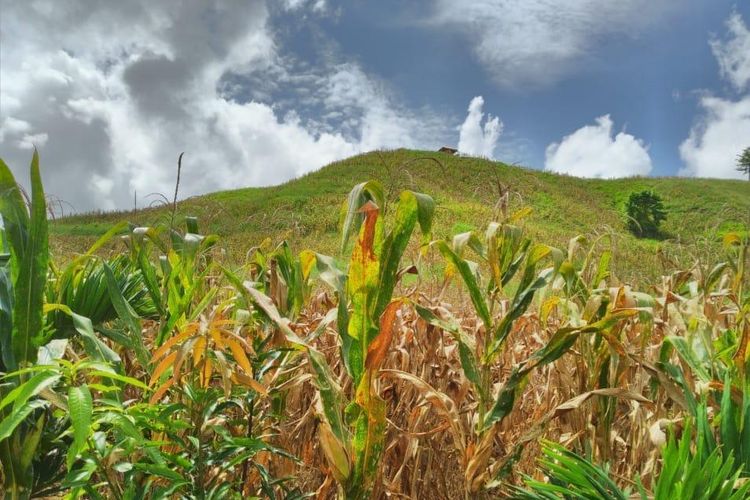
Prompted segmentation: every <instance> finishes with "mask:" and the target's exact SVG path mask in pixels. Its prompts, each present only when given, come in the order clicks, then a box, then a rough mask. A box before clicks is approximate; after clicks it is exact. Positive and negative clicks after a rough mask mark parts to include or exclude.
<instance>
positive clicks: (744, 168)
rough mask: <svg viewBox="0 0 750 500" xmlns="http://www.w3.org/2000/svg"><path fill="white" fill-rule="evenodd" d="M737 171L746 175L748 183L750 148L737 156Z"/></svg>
mask: <svg viewBox="0 0 750 500" xmlns="http://www.w3.org/2000/svg"><path fill="white" fill-rule="evenodd" d="M737 170H739V171H740V172H742V173H745V174H747V180H749V181H750V146H748V147H746V148H745V150H744V151H743V152H742V153H740V154H739V155H737Z"/></svg>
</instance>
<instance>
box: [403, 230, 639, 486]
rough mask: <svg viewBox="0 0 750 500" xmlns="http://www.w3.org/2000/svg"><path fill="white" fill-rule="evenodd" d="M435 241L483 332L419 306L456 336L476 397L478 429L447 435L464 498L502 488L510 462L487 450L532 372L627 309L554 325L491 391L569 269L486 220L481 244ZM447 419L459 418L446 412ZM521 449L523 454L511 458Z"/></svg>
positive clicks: (474, 238) (559, 256) (466, 239)
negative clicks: (539, 298)
mask: <svg viewBox="0 0 750 500" xmlns="http://www.w3.org/2000/svg"><path fill="white" fill-rule="evenodd" d="M516 218H517V217H516ZM433 244H434V245H435V246H436V247H437V248H438V250H439V251H440V253H441V254H442V255H443V256H444V258H445V260H446V263H447V264H446V275H447V277H446V279H450V278H452V277H453V276H455V275H458V276H459V277H460V278H461V280H462V281H463V283H464V285H465V286H466V289H467V291H468V295H469V298H470V300H471V303H472V305H473V306H474V310H475V312H476V315H477V317H478V318H479V319H480V321H481V325H482V327H483V331H482V332H481V335H478V336H477V337H478V339H479V340H480V341H481V342H480V341H477V339H476V338H472V337H471V336H469V335H468V334H467V333H466V332H465V331H464V330H463V329H462V327H461V326H460V323H459V322H458V320H457V319H456V318H455V317H453V315H452V314H451V313H450V312H449V311H447V310H445V309H444V308H441V307H432V308H431V307H425V306H422V305H417V306H416V310H417V312H418V314H419V315H420V316H421V317H422V319H424V320H425V321H426V322H427V323H429V324H431V325H433V326H435V327H438V328H439V329H442V330H443V331H445V332H447V333H449V334H450V335H451V336H452V337H453V338H454V341H455V342H456V344H457V346H458V349H459V354H460V361H461V366H462V368H463V373H464V376H465V377H466V379H467V380H468V381H469V382H470V383H471V386H472V388H473V390H474V394H475V396H476V400H477V416H476V424H475V425H474V426H473V427H472V429H470V430H469V432H468V437H467V436H466V433H465V431H464V430H463V429H462V428H460V426H453V431H452V433H453V439H454V442H455V445H456V447H457V449H458V450H459V451H460V452H461V453H462V454H463V457H462V464H463V467H464V470H465V485H464V487H465V489H466V493H467V495H469V494H476V493H477V492H479V491H480V490H482V489H485V488H494V487H497V486H499V485H500V482H499V478H501V477H502V476H503V475H504V474H506V473H507V467H508V466H509V463H510V462H508V460H504V461H495V462H494V463H493V462H492V460H491V458H492V447H493V443H494V442H495V439H496V436H497V433H498V431H499V428H500V424H501V423H502V422H503V420H504V419H505V418H506V417H507V416H508V415H509V414H510V413H511V412H512V411H513V408H514V405H515V402H516V400H517V399H518V398H519V396H520V394H521V392H522V390H523V388H524V386H525V382H526V380H527V379H528V377H529V375H530V374H531V373H532V372H533V371H534V370H536V369H538V368H540V367H542V366H544V365H546V364H549V363H551V362H553V361H555V360H556V359H558V358H559V357H560V356H562V355H563V354H565V353H566V352H567V350H568V349H569V348H570V347H571V346H572V345H573V343H574V342H575V341H576V339H577V338H578V337H579V336H580V335H581V334H583V333H592V332H599V331H602V330H606V329H609V328H612V327H613V326H614V325H615V324H616V323H617V322H618V321H619V319H620V318H622V317H624V316H627V315H630V314H631V312H630V311H625V310H620V311H610V312H609V313H608V314H607V315H606V316H605V317H602V318H595V319H594V321H591V322H585V321H583V322H576V323H574V324H572V325H565V326H564V327H561V328H558V329H557V331H555V332H554V333H553V334H552V336H551V337H550V339H549V340H548V342H547V344H546V345H545V346H543V347H542V348H541V349H539V350H537V351H536V352H534V353H533V354H532V355H531V356H529V357H528V358H527V359H526V360H524V361H521V362H520V363H518V364H516V365H514V366H512V367H510V374H509V376H508V377H507V379H506V380H505V381H504V383H503V384H502V385H501V386H500V388H499V389H498V390H494V388H493V386H494V380H493V372H494V371H495V370H496V368H497V365H498V363H499V362H500V360H501V359H502V355H503V353H504V350H505V349H506V342H507V340H508V338H509V336H510V334H511V332H512V331H513V329H514V325H515V324H516V322H517V321H519V319H521V318H522V316H523V315H524V314H525V313H526V311H527V310H528V308H529V306H530V305H531V304H532V301H533V298H534V295H535V294H536V293H537V292H539V291H542V290H544V289H545V288H546V287H548V285H549V284H550V283H552V282H553V281H554V279H555V277H557V276H558V275H559V272H560V270H561V269H564V268H566V267H568V268H569V267H571V264H570V263H569V262H568V261H567V260H566V259H565V258H564V255H563V253H562V252H561V251H560V250H558V249H556V248H553V247H549V246H547V245H539V244H537V245H532V243H531V241H530V240H529V239H528V238H525V237H524V236H523V231H522V229H521V228H520V227H518V226H516V225H513V224H510V223H491V224H490V225H489V227H488V229H487V231H486V232H485V234H484V238H483V239H481V238H480V236H479V235H477V234H474V233H462V234H459V235H456V236H455V237H454V238H453V241H452V244H449V243H448V242H445V241H437V242H435V243H433ZM467 248H470V249H472V250H473V251H474V252H475V254H476V255H477V256H478V257H479V259H480V260H481V264H478V263H475V262H472V261H470V260H468V259H467V258H466V257H464V254H465V253H466V250H467ZM545 259H548V260H550V261H551V265H550V266H548V267H547V268H545V269H543V270H540V269H539V266H540V264H541V263H542V262H543V261H544V260H545ZM482 268H486V269H488V270H489V279H488V282H487V285H486V287H485V288H484V289H483V288H482V286H481V285H480V279H481V269H482ZM519 272H520V276H518V274H519ZM512 287H515V292H514V293H512V294H511V296H510V297H508V292H509V290H510V289H511V288H512ZM482 340H483V341H482ZM399 378H402V379H404V380H410V381H412V382H415V380H414V377H413V376H406V375H404V374H401V375H399ZM417 385H418V386H421V387H423V389H425V391H426V393H432V394H435V393H436V391H435V389H433V388H431V387H429V386H427V387H425V384H424V383H423V382H417ZM443 397H447V396H443ZM447 417H448V418H449V419H451V420H456V418H455V417H456V416H455V415H454V414H452V413H451V412H448V414H447ZM518 452H520V450H516V451H515V452H514V454H517V453H518Z"/></svg>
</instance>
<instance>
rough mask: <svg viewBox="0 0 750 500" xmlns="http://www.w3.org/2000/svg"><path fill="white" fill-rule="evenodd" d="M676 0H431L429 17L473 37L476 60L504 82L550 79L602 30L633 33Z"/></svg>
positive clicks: (580, 55) (541, 82) (604, 32)
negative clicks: (432, 5)
mask: <svg viewBox="0 0 750 500" xmlns="http://www.w3.org/2000/svg"><path fill="white" fill-rule="evenodd" d="M680 4H681V2H679V1H677V0H661V1H653V0H566V1H564V2H561V1H556V0H523V1H513V0H477V1H472V2H460V1H456V0H435V13H434V16H433V18H432V19H431V22H432V23H433V24H435V25H437V26H439V27H440V28H443V27H445V26H448V27H454V28H456V29H457V30H459V31H461V32H463V33H465V34H466V36H467V37H468V38H469V39H470V40H471V41H472V43H473V46H474V51H475V53H476V55H477V58H478V59H479V61H480V62H481V63H482V64H483V65H484V66H485V67H486V68H487V70H488V71H489V72H490V73H491V74H492V76H493V77H494V79H495V80H496V81H497V82H498V83H500V84H502V85H508V86H517V85H521V84H535V85H544V84H552V83H554V82H555V81H557V80H559V79H560V78H562V77H564V76H565V75H567V74H568V73H569V72H570V71H571V70H572V69H574V68H575V67H576V65H579V64H581V63H582V62H583V61H584V60H585V56H587V55H589V53H590V52H591V51H592V50H593V49H595V48H596V45H597V43H598V42H599V41H600V40H601V39H602V38H603V37H606V36H611V35H616V36H630V37H632V36H637V33H638V30H639V29H641V28H644V27H647V26H648V25H650V24H651V25H658V21H659V20H660V19H661V17H662V16H661V14H663V13H664V12H665V11H667V10H668V9H670V8H671V7H672V6H679V5H680Z"/></svg>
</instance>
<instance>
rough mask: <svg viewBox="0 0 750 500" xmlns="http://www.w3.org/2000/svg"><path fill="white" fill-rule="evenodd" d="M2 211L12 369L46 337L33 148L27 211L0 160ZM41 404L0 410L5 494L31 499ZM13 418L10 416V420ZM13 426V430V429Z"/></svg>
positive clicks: (9, 388) (11, 383) (18, 382)
mask: <svg viewBox="0 0 750 500" xmlns="http://www.w3.org/2000/svg"><path fill="white" fill-rule="evenodd" d="M0 215H2V221H3V231H2V232H3V251H4V252H6V254H9V256H6V257H4V258H3V260H4V261H5V265H4V266H3V267H4V270H3V272H2V273H1V274H0V277H1V278H2V280H3V285H2V287H0V288H2V291H3V300H1V301H0V306H2V308H3V321H2V323H1V324H0V355H1V356H0V357H1V358H2V360H0V370H1V371H3V372H6V373H7V372H16V371H18V370H19V369H24V368H28V367H30V366H32V365H33V364H34V363H35V362H36V357H37V352H38V349H39V348H40V347H41V346H43V345H44V344H45V343H46V341H47V340H48V333H47V332H45V330H44V314H43V307H44V289H45V286H46V284H47V265H48V262H49V255H48V253H47V211H46V204H45V199H44V190H43V188H42V181H41V176H40V173H39V156H38V155H37V153H36V151H35V152H34V155H33V157H32V160H31V205H30V207H29V209H28V210H27V207H26V203H25V202H24V199H23V196H22V195H21V190H20V189H19V187H18V185H17V184H16V182H15V179H14V178H13V174H12V173H11V172H10V169H9V168H8V166H7V165H6V164H5V163H4V162H2V161H1V160H0ZM28 378H29V374H28V373H24V372H22V373H19V374H18V375H17V376H16V377H13V378H12V379H7V380H6V382H5V383H4V384H2V386H0V397H2V398H3V399H5V398H8V397H9V395H10V394H12V393H14V391H18V388H19V387H20V386H22V384H24V383H25V382H26V381H27V380H28ZM43 406H44V404H43V403H41V402H39V401H38V400H36V399H34V400H31V401H29V400H27V401H24V402H23V403H21V404H19V405H17V406H16V405H15V404H14V408H12V409H11V408H9V407H8V406H5V408H4V409H3V410H1V411H0V419H2V420H0V462H2V467H3V476H4V478H5V484H4V488H5V497H6V498H9V499H12V500H15V499H20V498H29V497H30V496H31V494H32V488H33V482H34V470H33V463H32V462H33V458H34V454H35V452H36V448H37V446H38V444H39V439H40V437H41V434H42V430H43V428H44V424H45V420H46V414H45V413H44V412H43V410H42V407H43ZM11 417H12V418H11ZM11 428H12V430H11Z"/></svg>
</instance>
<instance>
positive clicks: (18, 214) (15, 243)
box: [0, 160, 29, 282]
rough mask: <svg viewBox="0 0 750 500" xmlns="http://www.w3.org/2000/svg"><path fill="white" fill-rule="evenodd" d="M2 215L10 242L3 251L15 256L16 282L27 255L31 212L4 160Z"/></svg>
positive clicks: (0, 176) (0, 165)
mask: <svg viewBox="0 0 750 500" xmlns="http://www.w3.org/2000/svg"><path fill="white" fill-rule="evenodd" d="M0 215H2V218H3V226H4V235H5V237H6V238H7V242H8V245H7V247H6V248H4V249H3V250H4V251H6V252H7V251H10V253H11V254H12V255H13V256H14V258H13V259H11V267H12V274H11V277H12V280H13V282H15V281H16V280H17V279H18V274H19V271H20V263H21V261H22V260H23V257H24V256H25V255H26V247H27V245H28V238H29V235H28V231H29V212H28V210H27V208H26V203H24V199H23V196H22V195H21V190H20V189H19V188H18V184H16V179H15V178H14V177H13V173H12V172H11V171H10V168H8V165H6V164H5V162H4V161H2V160H0Z"/></svg>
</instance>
